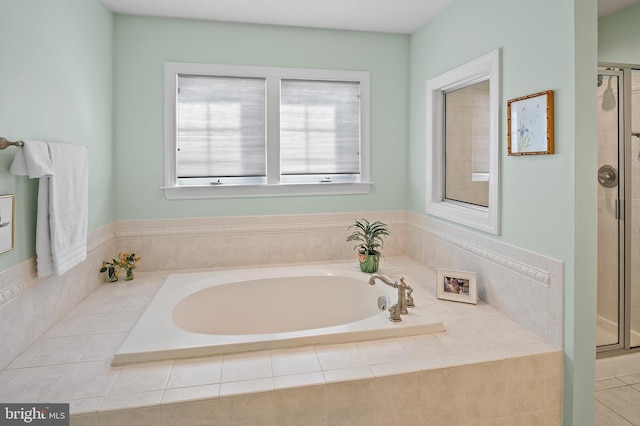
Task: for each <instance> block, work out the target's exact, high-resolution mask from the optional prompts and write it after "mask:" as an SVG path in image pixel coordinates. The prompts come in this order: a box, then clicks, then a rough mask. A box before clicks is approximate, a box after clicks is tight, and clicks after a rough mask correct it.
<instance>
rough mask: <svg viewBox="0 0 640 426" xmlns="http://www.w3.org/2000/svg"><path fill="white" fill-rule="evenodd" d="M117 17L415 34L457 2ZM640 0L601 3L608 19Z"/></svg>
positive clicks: (140, 0) (190, 10) (137, 4)
mask: <svg viewBox="0 0 640 426" xmlns="http://www.w3.org/2000/svg"><path fill="white" fill-rule="evenodd" d="M102 1H103V2H104V4H106V5H107V7H108V8H109V9H111V10H112V11H114V12H116V13H123V14H130V15H148V16H164V17H173V18H192V19H207V20H214V21H228V22H245V23H253V24H270V25H287V26H297V27H312V28H331V29H341V30H356V31H375V32H388V33H400V34H410V33H412V32H414V31H415V30H417V29H418V28H420V26H422V24H424V23H425V22H427V21H428V20H430V19H431V18H433V17H434V16H435V15H437V14H438V13H439V12H440V11H441V10H442V9H444V8H445V7H447V6H448V5H450V4H451V3H453V2H454V0H322V1H316V0H314V1H311V0H179V1H176V0H102ZM638 2H640V0H598V16H606V15H609V14H611V13H614V12H617V11H618V10H621V9H624V8H625V7H628V6H630V5H633V4H635V3H638Z"/></svg>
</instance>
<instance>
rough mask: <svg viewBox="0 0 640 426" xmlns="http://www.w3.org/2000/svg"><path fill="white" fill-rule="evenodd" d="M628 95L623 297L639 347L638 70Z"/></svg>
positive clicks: (633, 73) (631, 337) (633, 340)
mask: <svg viewBox="0 0 640 426" xmlns="http://www.w3.org/2000/svg"><path fill="white" fill-rule="evenodd" d="M630 71H631V77H630V83H631V84H630V86H631V91H630V92H631V96H630V102H629V104H630V105H629V108H630V111H629V112H628V114H627V117H628V120H629V121H630V123H631V125H630V127H631V134H630V135H629V139H630V145H631V146H630V147H629V149H628V151H629V152H630V154H631V155H630V156H629V157H630V158H628V159H627V169H628V170H629V171H630V173H628V176H627V182H628V185H627V186H628V188H627V190H628V193H629V192H630V196H628V197H627V198H629V199H631V206H630V209H629V210H627V220H626V222H627V226H628V227H629V228H630V233H629V234H630V236H629V240H630V244H629V245H630V247H629V248H628V249H627V251H628V253H629V256H628V257H627V264H628V265H629V267H628V269H629V280H628V282H629V283H630V284H629V285H628V286H627V287H628V288H627V293H626V297H627V299H628V300H629V303H628V306H627V309H628V312H629V330H630V333H629V347H630V348H634V347H640V261H639V260H638V259H639V258H640V70H633V69H632V70H630Z"/></svg>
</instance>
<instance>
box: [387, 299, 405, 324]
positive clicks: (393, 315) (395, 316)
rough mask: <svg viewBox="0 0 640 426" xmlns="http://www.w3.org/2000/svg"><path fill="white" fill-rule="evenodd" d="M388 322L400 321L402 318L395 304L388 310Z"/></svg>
mask: <svg viewBox="0 0 640 426" xmlns="http://www.w3.org/2000/svg"><path fill="white" fill-rule="evenodd" d="M389 321H393V322H398V321H402V317H401V316H400V308H398V304H397V303H396V304H395V305H393V306H392V307H390V308H389Z"/></svg>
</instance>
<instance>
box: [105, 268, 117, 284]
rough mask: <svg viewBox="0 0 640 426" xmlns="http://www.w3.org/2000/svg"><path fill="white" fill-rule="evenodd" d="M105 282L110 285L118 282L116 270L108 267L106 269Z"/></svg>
mask: <svg viewBox="0 0 640 426" xmlns="http://www.w3.org/2000/svg"><path fill="white" fill-rule="evenodd" d="M107 281H108V282H110V283H114V282H116V281H118V275H117V274H116V268H114V267H110V268H107Z"/></svg>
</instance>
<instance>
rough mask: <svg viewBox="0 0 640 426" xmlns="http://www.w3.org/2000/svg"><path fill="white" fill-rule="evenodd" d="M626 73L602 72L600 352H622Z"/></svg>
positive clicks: (599, 197) (599, 155)
mask: <svg viewBox="0 0 640 426" xmlns="http://www.w3.org/2000/svg"><path fill="white" fill-rule="evenodd" d="M622 83H623V78H622V72H621V71H617V70H600V71H599V74H598V170H597V179H598V182H599V183H600V184H599V185H598V235H597V242H598V259H597V262H598V265H597V266H598V268H597V269H598V276H597V288H598V296H597V323H596V345H597V346H598V351H599V352H600V351H606V350H615V349H622V348H623V347H624V336H623V330H624V291H623V289H624V286H623V284H624V274H623V273H622V272H621V271H624V269H623V267H622V266H623V262H622V261H621V260H622V259H624V257H623V252H624V229H623V228H622V226H623V221H622V220H621V219H622V202H621V201H620V200H621V199H622V195H623V194H624V185H623V181H621V179H619V177H620V176H621V175H620V174H619V173H620V164H621V162H620V159H621V158H623V156H622V155H621V153H623V148H624V145H623V140H624V121H623V120H624V117H623V114H621V109H620V106H621V105H622V103H621V102H620V94H621V90H619V89H621V87H622Z"/></svg>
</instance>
